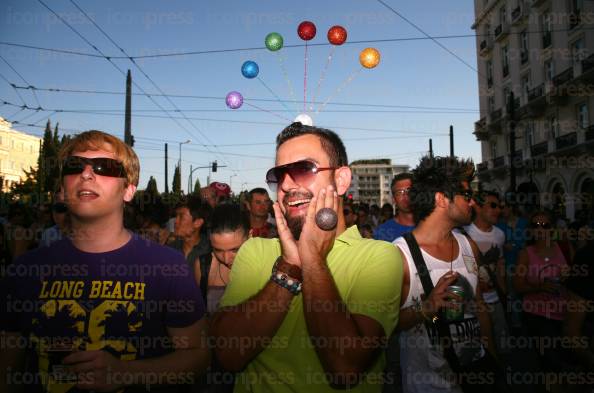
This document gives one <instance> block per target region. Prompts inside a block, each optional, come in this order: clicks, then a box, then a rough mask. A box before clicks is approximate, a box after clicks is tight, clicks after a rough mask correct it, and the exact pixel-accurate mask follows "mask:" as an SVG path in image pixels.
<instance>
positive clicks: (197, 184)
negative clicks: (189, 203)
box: [194, 179, 201, 195]
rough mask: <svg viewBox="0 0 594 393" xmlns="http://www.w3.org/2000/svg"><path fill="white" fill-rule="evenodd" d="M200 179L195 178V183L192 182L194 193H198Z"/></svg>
mask: <svg viewBox="0 0 594 393" xmlns="http://www.w3.org/2000/svg"><path fill="white" fill-rule="evenodd" d="M200 188H201V187H200V179H196V183H194V194H196V195H200Z"/></svg>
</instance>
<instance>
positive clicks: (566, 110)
mask: <svg viewBox="0 0 594 393" xmlns="http://www.w3.org/2000/svg"><path fill="white" fill-rule="evenodd" d="M474 6H475V23H474V24H473V26H472V28H473V29H474V30H475V31H476V34H477V40H476V47H477V62H478V71H479V72H478V78H479V99H480V119H479V120H478V121H477V122H476V123H475V132H474V133H475V135H476V137H477V139H478V140H479V141H480V142H481V150H482V162H481V163H480V164H479V165H478V168H477V169H478V174H479V178H480V180H481V182H483V183H485V184H487V185H488V186H490V187H491V188H494V189H496V190H498V191H499V192H501V193H504V192H508V191H510V190H511V188H510V186H511V183H512V176H513V175H514V172H515V179H516V188H515V190H516V191H517V194H516V198H517V200H518V202H519V203H520V204H523V205H525V206H526V207H529V206H530V207H535V206H542V207H546V208H552V209H554V210H555V211H556V212H557V213H558V214H559V215H561V216H564V217H567V218H569V219H573V218H575V217H576V213H578V212H592V211H593V210H594V209H593V207H594V206H593V199H594V157H593V156H594V154H593V153H594V127H593V125H592V124H593V115H592V113H593V110H594V98H593V96H594V54H593V51H592V48H593V47H594V30H593V29H592V27H593V26H594V2H592V1H584V0H558V1H557V0H509V1H508V0H475V1H474ZM514 134H515V135H514ZM513 136H515V137H513ZM512 166H513V170H512Z"/></svg>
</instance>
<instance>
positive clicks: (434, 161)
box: [409, 156, 474, 223]
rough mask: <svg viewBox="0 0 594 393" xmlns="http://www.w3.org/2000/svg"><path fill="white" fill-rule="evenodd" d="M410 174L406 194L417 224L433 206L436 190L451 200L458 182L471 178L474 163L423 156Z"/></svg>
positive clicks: (470, 179)
mask: <svg viewBox="0 0 594 393" xmlns="http://www.w3.org/2000/svg"><path fill="white" fill-rule="evenodd" d="M412 175H413V178H412V186H411V189H410V193H409V197H410V203H411V208H412V211H413V215H414V219H415V222H417V223H419V222H421V221H423V220H424V219H425V218H427V217H428V216H429V215H430V214H431V213H432V212H433V210H434V209H435V193H436V192H441V193H443V194H444V195H445V196H447V197H448V198H450V199H453V197H454V195H455V194H456V192H458V191H460V186H461V183H462V182H464V181H467V182H469V183H470V182H471V181H472V178H473V177H474V164H473V162H472V160H470V159H468V160H464V159H460V158H457V157H431V156H424V157H422V158H421V161H420V162H419V165H418V166H417V167H416V168H415V169H413V170H412Z"/></svg>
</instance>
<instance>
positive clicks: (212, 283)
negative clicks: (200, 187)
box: [195, 204, 250, 314]
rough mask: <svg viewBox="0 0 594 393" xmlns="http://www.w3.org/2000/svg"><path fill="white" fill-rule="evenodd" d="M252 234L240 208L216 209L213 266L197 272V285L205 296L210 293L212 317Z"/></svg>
mask: <svg viewBox="0 0 594 393" xmlns="http://www.w3.org/2000/svg"><path fill="white" fill-rule="evenodd" d="M249 232H250V220H249V217H248V215H247V213H246V212H244V211H241V209H240V207H239V205H231V204H221V205H217V206H216V207H215V209H214V211H213V213H212V216H211V223H210V244H211V246H212V259H211V262H210V266H202V267H201V269H195V272H196V273H195V274H196V281H197V282H198V283H199V284H200V288H203V293H206V309H207V312H208V313H209V314H211V313H213V312H214V311H215V310H216V309H217V307H218V304H219V300H220V298H221V297H222V296H223V292H225V287H226V286H227V283H228V282H229V273H230V272H231V266H232V265H233V261H234V259H235V255H236V254H237V251H239V248H240V247H241V245H242V244H243V243H244V242H245V241H246V240H247V239H248V237H249ZM201 271H202V274H204V276H202V274H201V273H200V272H201Z"/></svg>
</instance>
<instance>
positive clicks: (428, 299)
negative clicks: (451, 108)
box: [394, 157, 494, 393]
mask: <svg viewBox="0 0 594 393" xmlns="http://www.w3.org/2000/svg"><path fill="white" fill-rule="evenodd" d="M473 173H474V166H473V164H472V162H471V161H465V160H458V159H456V158H451V157H435V158H432V157H423V158H422V159H421V162H420V163H419V165H418V167H417V168H416V169H414V170H413V179H412V187H411V190H410V193H409V194H410V200H411V206H412V209H413V213H414V216H415V221H416V222H417V227H416V228H415V229H414V230H413V231H412V235H405V236H404V237H400V238H398V239H396V240H395V241H394V244H395V245H396V246H397V247H398V249H399V250H400V252H401V254H402V257H403V259H404V261H405V263H404V279H403V284H402V294H401V300H402V306H401V309H400V320H399V322H398V329H399V331H400V347H401V366H402V380H403V391H404V392H423V393H425V392H445V391H447V392H461V391H462V387H461V386H462V385H464V392H467V391H475V390H480V391H483V392H486V391H489V390H488V387H489V385H477V384H480V383H481V382H482V383H485V382H484V381H482V380H481V379H480V377H481V376H486V377H490V378H493V375H492V374H483V375H475V380H474V385H473V384H472V382H471V381H470V378H471V376H469V375H466V377H467V378H468V379H467V380H466V382H467V383H461V382H462V381H461V379H460V378H462V377H464V374H463V373H464V372H472V371H471V370H472V367H475V366H476V365H477V363H476V362H481V364H482V361H483V359H484V360H485V363H487V359H488V358H486V357H485V348H484V347H483V345H482V344H481V343H483V344H485V345H487V348H486V349H487V350H489V351H492V350H493V349H494V347H493V339H492V336H491V330H490V328H491V325H490V323H489V316H488V314H487V313H486V311H485V308H484V303H483V299H482V296H481V292H480V287H479V286H478V285H477V284H478V270H477V262H476V259H477V257H478V255H479V251H478V248H477V246H476V244H474V242H472V240H469V239H468V238H467V237H466V236H464V235H462V234H460V233H456V232H454V231H452V230H453V229H454V228H456V227H459V226H463V225H468V224H470V221H471V216H472V215H471V213H472V205H473V203H474V202H473V200H472V191H471V190H470V187H469V182H470V180H471V179H472V176H473ZM415 241H416V242H415ZM409 242H410V244H413V245H414V244H415V243H417V244H418V248H420V251H419V253H418V254H417V260H414V259H413V255H414V254H415V247H413V249H412V250H411V247H410V246H409ZM415 262H417V263H418V266H420V267H421V268H422V267H423V265H425V267H426V269H423V270H426V271H427V273H426V274H425V271H423V270H417V263H415ZM422 276H423V277H427V276H428V279H429V280H430V282H431V283H432V286H433V288H432V289H431V291H430V292H429V293H426V292H425V290H424V287H425V286H426V285H423V283H422V281H421V277H422ZM453 285H456V286H457V287H458V288H457V289H458V290H457V291H456V292H453V291H454V288H448V287H450V286H453ZM427 286H428V285H427ZM459 289H462V290H463V294H462V293H461V292H460V291H459ZM456 304H457V305H460V304H462V305H463V306H462V307H459V308H457V309H453V307H454V306H455V305H456ZM444 308H450V310H452V311H456V310H457V311H458V315H453V313H444V312H440V310H441V309H444ZM446 332H448V333H446ZM447 336H451V337H450V338H449V339H448V337H447ZM447 348H449V349H447ZM453 369H454V371H455V373H453V372H452V371H453ZM481 371H483V370H481ZM484 371H486V370H484ZM476 377H478V378H476ZM491 382H492V379H491ZM467 389H469V390H467Z"/></svg>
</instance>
